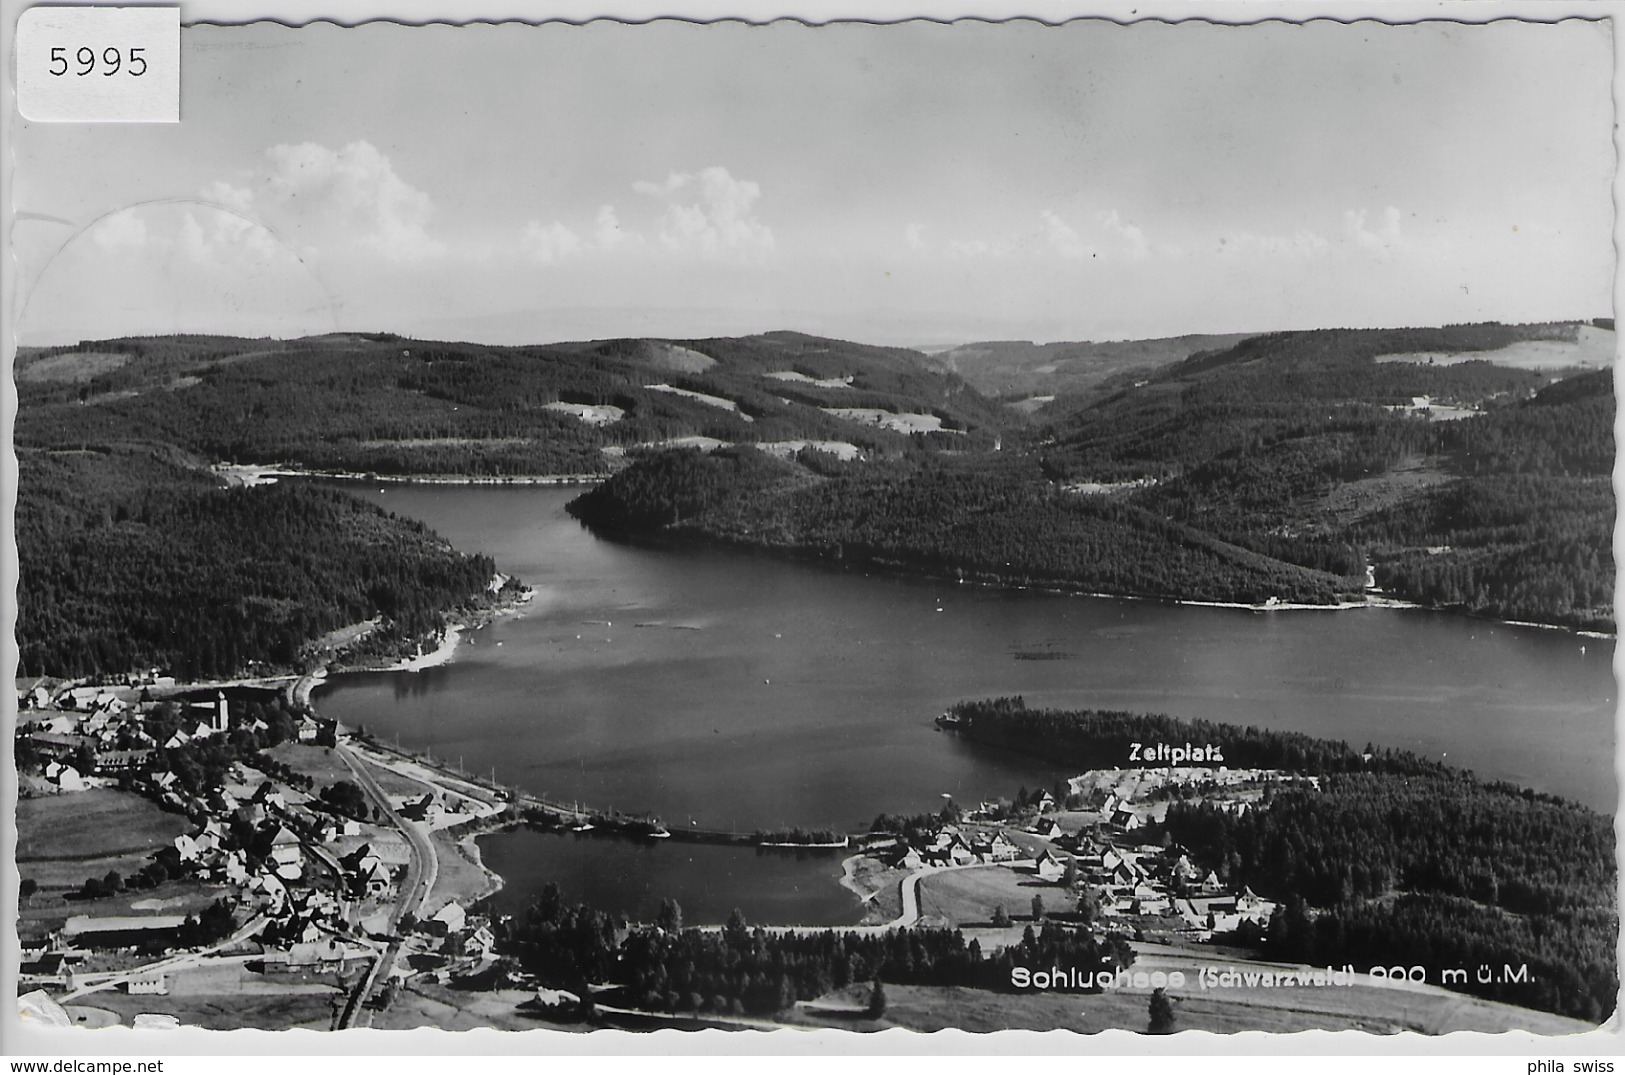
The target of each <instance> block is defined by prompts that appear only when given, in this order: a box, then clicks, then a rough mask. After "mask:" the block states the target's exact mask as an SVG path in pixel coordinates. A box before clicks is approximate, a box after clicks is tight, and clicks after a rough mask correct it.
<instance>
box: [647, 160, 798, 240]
mask: <svg viewBox="0 0 1625 1075" xmlns="http://www.w3.org/2000/svg"><path fill="white" fill-rule="evenodd" d="M632 189H633V190H635V191H637V192H638V193H639V194H644V195H647V196H648V197H651V198H654V199H656V200H658V201H660V202H661V203H663V204H664V206H665V211H664V212H663V213H662V214H661V216H660V219H659V221H658V222H657V225H656V226H657V228H658V230H659V237H660V242H661V244H662V245H663V246H665V247H666V249H667V250H670V251H673V252H678V253H695V254H699V255H700V256H702V257H706V258H723V257H728V258H738V257H744V258H750V257H756V256H760V255H763V254H767V253H770V252H771V251H772V250H773V248H774V245H775V244H774V239H773V231H772V229H771V228H769V227H768V226H767V225H766V224H764V223H763V222H762V221H761V220H760V219H758V218H757V217H756V216H755V214H754V212H753V209H754V207H755V204H756V201H757V199H758V198H760V197H761V195H762V188H761V187H760V186H758V185H757V184H756V183H753V182H751V181H750V180H748V179H735V178H734V177H733V176H732V175H730V174H729V173H728V169H726V168H722V167H711V168H706V169H704V170H702V171H700V172H697V173H690V172H673V173H671V174H670V175H668V176H667V177H666V180H665V182H663V183H651V182H648V181H639V182H636V183H634V184H632Z"/></svg>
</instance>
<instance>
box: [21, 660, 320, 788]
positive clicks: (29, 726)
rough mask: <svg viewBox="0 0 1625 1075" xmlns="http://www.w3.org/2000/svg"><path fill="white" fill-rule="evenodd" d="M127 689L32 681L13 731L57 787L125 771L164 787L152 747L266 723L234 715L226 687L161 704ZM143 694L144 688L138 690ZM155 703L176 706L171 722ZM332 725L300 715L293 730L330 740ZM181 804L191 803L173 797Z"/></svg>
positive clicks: (257, 728) (90, 783)
mask: <svg viewBox="0 0 1625 1075" xmlns="http://www.w3.org/2000/svg"><path fill="white" fill-rule="evenodd" d="M133 693H134V691H133V690H132V689H131V688H123V689H120V688H115V687H109V686H77V687H66V688H64V689H61V690H59V691H55V692H53V690H52V688H51V685H50V681H48V680H33V681H31V682H28V683H25V684H22V685H21V686H20V689H19V690H18V725H17V737H18V739H19V740H20V741H26V742H27V744H28V745H29V747H31V748H32V750H33V751H34V752H35V753H37V754H38V755H39V756H40V757H41V758H42V759H43V765H42V770H41V773H42V775H43V776H44V778H45V779H46V780H47V781H48V782H49V783H50V784H51V786H52V787H53V788H54V789H56V790H58V791H64V792H72V791H83V790H84V789H85V788H87V787H94V786H96V785H97V783H98V782H110V781H116V780H117V779H119V778H120V777H121V776H123V775H124V774H127V773H142V774H146V775H149V776H150V778H151V779H153V780H154V781H155V782H157V783H158V784H159V786H160V790H164V791H167V790H169V788H170V787H171V786H172V785H173V783H174V776H173V774H170V775H169V776H167V777H166V776H165V774H164V773H162V772H151V773H149V772H148V771H149V770H150V769H151V767H152V765H153V764H154V762H155V751H157V750H158V749H159V748H165V749H170V750H173V749H175V748H177V747H182V746H185V745H186V744H188V743H193V742H197V741H200V740H206V739H210V738H214V737H217V736H224V735H227V734H229V733H231V732H232V731H234V730H236V729H238V728H246V729H247V730H249V731H252V732H265V731H268V730H269V725H267V724H266V723H265V721H264V720H262V719H260V718H257V717H253V718H248V717H243V716H241V715H236V716H234V715H233V713H232V711H231V704H230V702H229V700H228V699H227V698H226V696H225V693H224V692H222V691H216V692H215V694H214V696H213V697H212V698H204V699H192V700H189V701H179V702H166V701H154V700H150V699H147V700H142V699H141V698H138V699H136V700H132V698H131V695H132V694H133ZM142 694H143V695H144V694H145V691H143V692H142ZM162 705H176V706H179V708H180V719H179V721H178V722H176V721H172V720H166V721H164V722H162V726H160V725H159V722H157V721H154V720H152V719H151V718H152V716H153V714H154V712H155V711H156V710H157V709H158V707H159V706H162ZM332 734H333V730H332V725H331V723H327V724H326V726H325V727H324V722H322V721H319V720H317V719H315V718H314V717H311V716H309V715H308V714H305V715H301V716H300V717H299V718H298V719H297V720H296V721H295V722H294V727H293V729H292V735H293V737H294V738H295V739H297V740H298V741H300V742H306V743H311V742H316V741H318V740H319V739H323V738H326V740H327V741H329V742H331V741H332ZM174 805H175V806H177V807H179V808H182V809H185V808H188V807H189V806H190V805H191V804H188V803H185V802H180V801H177V802H176V803H174Z"/></svg>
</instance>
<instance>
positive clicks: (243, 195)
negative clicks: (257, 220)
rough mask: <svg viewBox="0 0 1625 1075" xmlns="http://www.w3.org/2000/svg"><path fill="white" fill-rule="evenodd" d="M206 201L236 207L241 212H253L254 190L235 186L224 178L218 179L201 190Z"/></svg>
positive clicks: (231, 207)
mask: <svg viewBox="0 0 1625 1075" xmlns="http://www.w3.org/2000/svg"><path fill="white" fill-rule="evenodd" d="M201 194H202V197H203V200H204V201H209V202H214V203H216V204H217V205H223V206H225V207H226V208H228V209H235V210H236V211H237V212H239V213H250V214H251V213H253V211H254V192H253V191H252V190H251V189H249V188H248V187H234V186H232V185H231V184H230V183H228V182H226V181H225V180H224V179H216V180H215V181H214V182H213V183H210V184H209V185H208V186H206V187H204V188H203V190H202V191H201Z"/></svg>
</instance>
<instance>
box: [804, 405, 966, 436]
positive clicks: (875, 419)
mask: <svg viewBox="0 0 1625 1075" xmlns="http://www.w3.org/2000/svg"><path fill="white" fill-rule="evenodd" d="M818 409H819V410H821V411H823V412H824V413H825V414H828V415H833V416H834V417H836V418H845V419H846V420H847V421H849V422H862V423H863V424H864V425H870V426H880V427H881V428H882V429H890V430H893V431H895V432H898V433H963V432H964V430H961V429H944V428H943V427H942V419H941V418H938V417H937V416H936V415H934V414H897V413H895V412H893V411H882V410H878V409H876V408H874V407H820V408H818Z"/></svg>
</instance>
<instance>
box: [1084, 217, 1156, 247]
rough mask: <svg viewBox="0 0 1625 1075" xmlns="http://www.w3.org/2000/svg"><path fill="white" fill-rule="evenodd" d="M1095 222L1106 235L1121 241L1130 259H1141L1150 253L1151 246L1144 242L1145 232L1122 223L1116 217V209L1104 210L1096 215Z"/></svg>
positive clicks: (1121, 220)
mask: <svg viewBox="0 0 1625 1075" xmlns="http://www.w3.org/2000/svg"><path fill="white" fill-rule="evenodd" d="M1095 222H1096V223H1098V224H1099V225H1100V226H1101V228H1102V229H1103V230H1104V231H1105V232H1106V233H1107V234H1109V235H1113V236H1116V237H1117V238H1118V239H1119V240H1121V241H1122V244H1123V247H1124V249H1125V250H1126V251H1127V252H1128V254H1129V256H1130V257H1136V258H1143V257H1145V256H1146V255H1147V254H1149V253H1150V252H1151V244H1150V243H1148V242H1147V241H1146V238H1145V232H1143V231H1141V230H1140V229H1139V228H1138V227H1136V226H1135V225H1133V224H1130V223H1127V222H1126V221H1124V220H1123V218H1122V217H1121V216H1119V215H1118V213H1117V210H1116V209H1106V210H1102V211H1101V212H1098V213H1096V214H1095Z"/></svg>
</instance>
